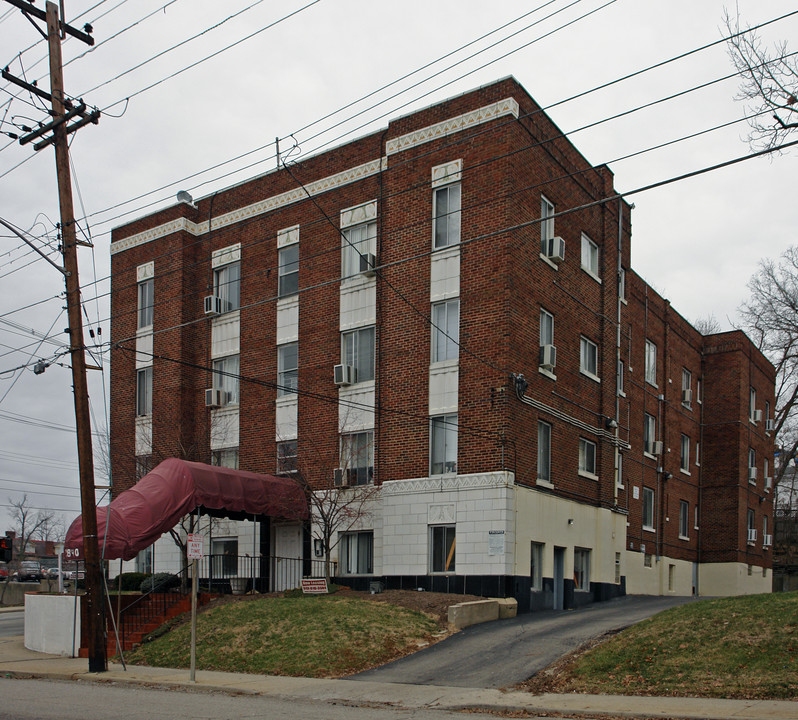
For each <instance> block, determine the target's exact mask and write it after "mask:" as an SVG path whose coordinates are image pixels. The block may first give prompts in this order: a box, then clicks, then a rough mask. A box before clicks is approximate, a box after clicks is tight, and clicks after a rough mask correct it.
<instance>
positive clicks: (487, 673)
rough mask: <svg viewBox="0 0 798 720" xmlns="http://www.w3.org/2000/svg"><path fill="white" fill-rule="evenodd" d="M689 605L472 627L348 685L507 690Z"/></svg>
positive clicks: (634, 606) (651, 602)
mask: <svg viewBox="0 0 798 720" xmlns="http://www.w3.org/2000/svg"><path fill="white" fill-rule="evenodd" d="M690 601H691V598H682V597H678V598H677V597H649V596H627V597H624V598H619V599H617V600H611V601H609V602H604V603H596V604H595V605H591V606H589V607H586V608H581V609H579V610H557V611H554V610H550V611H544V612H538V613H531V614H528V615H521V616H519V617H515V618H512V619H509V620H498V621H496V622H490V623H483V624H481V625H472V626H471V627H469V628H466V629H465V630H463V631H461V632H459V633H457V634H456V635H452V636H451V637H449V638H447V639H446V640H444V641H442V642H440V643H437V644H436V645H433V646H431V647H429V648H426V649H425V650H422V651H421V652H418V653H415V654H413V655H408V656H407V657H404V658H402V659H401V660H397V661H395V662H392V663H390V664H388V665H383V666H382V667H379V668H375V669H374V670H367V671H366V672H362V673H359V674H358V675H353V676H352V677H350V678H349V679H350V680H375V681H378V682H389V683H409V684H412V685H444V686H445V685H448V686H450V687H468V688H501V687H507V686H509V685H515V684H516V683H519V682H522V681H523V680H526V679H528V678H530V677H531V676H532V675H534V674H535V673H536V672H538V671H539V670H542V669H543V668H545V667H546V666H548V665H550V664H551V663H552V662H554V661H555V660H557V659H558V658H560V657H562V656H563V655H565V654H566V653H569V652H571V651H572V650H575V649H576V648H577V647H579V646H580V645H582V644H583V643H584V642H586V641H588V640H590V639H591V638H594V637H597V636H599V635H602V634H604V633H606V632H610V631H612V630H619V629H621V628H624V627H627V626H629V625H633V624H635V623H637V622H640V621H641V620H645V619H646V618H648V617H650V616H652V615H655V614H656V613H658V612H660V611H661V610H665V609H667V608H669V607H673V606H675V605H681V604H683V603H685V602H690Z"/></svg>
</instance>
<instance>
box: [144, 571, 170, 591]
mask: <svg viewBox="0 0 798 720" xmlns="http://www.w3.org/2000/svg"><path fill="white" fill-rule="evenodd" d="M179 585H180V578H179V577H178V576H177V575H175V574H173V573H168V572H160V573H155V575H150V576H149V577H146V578H144V580H143V581H142V583H141V588H140V589H141V592H142V593H148V592H166V591H167V590H172V589H174V588H176V587H179Z"/></svg>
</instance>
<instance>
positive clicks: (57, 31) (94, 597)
mask: <svg viewBox="0 0 798 720" xmlns="http://www.w3.org/2000/svg"><path fill="white" fill-rule="evenodd" d="M7 2H9V3H10V4H11V5H14V6H16V7H18V8H19V9H20V10H22V12H23V13H24V14H25V15H26V16H28V18H29V19H31V20H32V17H31V16H33V17H36V18H37V19H39V20H46V22H47V35H46V38H47V42H48V45H49V54H50V93H49V99H50V100H51V103H52V110H51V115H52V121H51V122H50V123H48V124H47V125H46V126H42V127H41V128H39V129H38V130H36V131H33V132H31V133H30V134H29V135H27V136H26V137H23V138H20V143H21V144H25V143H26V142H30V141H31V140H32V139H34V138H37V137H41V136H42V135H44V134H45V133H46V132H49V131H50V130H52V133H53V134H52V136H51V137H50V138H47V139H46V140H43V141H41V142H39V143H37V144H36V145H34V149H35V150H40V149H41V148H43V147H45V146H47V145H49V144H51V143H52V144H53V145H54V147H55V162H56V172H57V179H58V199H59V205H60V209H61V246H62V254H63V261H64V268H63V269H64V275H65V278H66V302H67V316H68V318H69V344H70V358H71V365H72V385H73V391H74V399H75V425H76V429H77V442H78V467H79V471H80V503H81V510H82V517H83V560H84V566H85V579H86V596H85V599H86V600H87V603H86V605H87V608H86V611H87V620H88V623H87V624H88V630H89V672H105V671H106V670H107V669H108V659H107V651H106V641H105V612H104V610H105V607H104V596H103V574H102V568H101V564H100V553H99V547H98V542H97V508H96V503H95V498H94V459H93V455H92V445H91V419H90V415H89V389H88V382H87V379H86V357H85V349H84V344H83V321H82V318H81V302H80V281H79V279H78V252H77V246H78V239H77V233H76V232H75V217H74V210H73V205H72V178H71V176H70V172H69V145H68V143H67V135H68V134H69V133H70V132H74V131H75V130H76V129H77V128H78V127H82V126H83V125H85V124H87V123H89V122H94V123H96V122H97V119H98V118H99V112H94V113H91V114H86V113H85V109H86V106H85V105H84V104H83V103H80V104H79V105H78V106H77V107H75V106H73V104H72V103H71V102H69V101H67V100H66V99H65V97H64V78H63V66H62V60H61V33H62V32H64V33H69V34H70V35H72V36H74V37H77V38H79V39H81V40H83V41H84V42H87V43H88V44H90V45H92V44H94V40H93V39H92V38H91V37H90V36H89V35H88V34H86V33H82V32H80V31H79V30H76V29H75V28H72V27H70V26H69V25H67V24H66V23H64V22H63V21H60V20H59V16H58V6H57V5H56V4H55V3H54V2H50V1H49V0H48V2H47V3H46V12H45V13H43V12H42V11H41V10H40V9H38V8H36V7H34V6H33V5H31V4H30V3H28V2H25V0H7ZM40 32H41V31H40ZM42 34H44V33H42ZM3 77H5V78H6V79H10V80H12V82H15V83H16V84H17V85H20V86H22V87H25V88H26V89H31V87H33V86H28V85H27V83H25V82H23V81H21V80H17V79H16V78H11V77H9V76H8V73H7V71H4V72H3ZM36 94H37V95H39V96H42V95H44V96H45V97H47V93H43V92H42V91H41V90H38V89H36ZM77 116H80V118H81V119H80V120H78V121H77V122H75V123H73V125H71V126H70V125H69V124H68V123H69V121H70V120H71V119H72V118H74V117H77Z"/></svg>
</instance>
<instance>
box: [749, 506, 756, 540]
mask: <svg viewBox="0 0 798 720" xmlns="http://www.w3.org/2000/svg"><path fill="white" fill-rule="evenodd" d="M755 542H756V516H755V514H754V511H753V510H751V509H750V508H749V509H748V543H749V544H750V545H753V544H754V543H755Z"/></svg>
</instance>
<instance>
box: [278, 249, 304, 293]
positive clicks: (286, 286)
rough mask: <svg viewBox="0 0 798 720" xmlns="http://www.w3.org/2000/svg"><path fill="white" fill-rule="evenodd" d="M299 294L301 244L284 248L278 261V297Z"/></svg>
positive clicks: (279, 254)
mask: <svg viewBox="0 0 798 720" xmlns="http://www.w3.org/2000/svg"><path fill="white" fill-rule="evenodd" d="M298 292H299V243H294V244H293V245H289V246H288V247H284V248H282V249H281V250H280V252H279V253H278V259H277V296H278V297H286V296H288V295H295V294H296V293H298Z"/></svg>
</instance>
